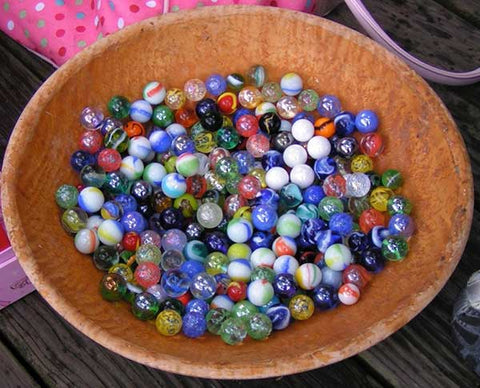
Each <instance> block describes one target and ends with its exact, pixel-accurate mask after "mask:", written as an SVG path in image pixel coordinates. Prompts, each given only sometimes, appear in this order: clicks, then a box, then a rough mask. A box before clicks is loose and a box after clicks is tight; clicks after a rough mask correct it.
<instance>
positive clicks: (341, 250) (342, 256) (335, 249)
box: [324, 244, 353, 271]
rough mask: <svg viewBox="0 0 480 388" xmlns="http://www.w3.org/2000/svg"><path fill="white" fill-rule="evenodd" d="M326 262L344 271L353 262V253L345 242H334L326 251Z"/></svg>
mask: <svg viewBox="0 0 480 388" xmlns="http://www.w3.org/2000/svg"><path fill="white" fill-rule="evenodd" d="M324 258H325V263H326V264H327V266H328V267H329V268H330V269H333V270H334V271H343V270H344V269H345V268H347V267H348V266H349V265H350V264H352V260H353V257H352V253H351V252H350V249H348V247H347V246H345V245H343V244H333V245H331V246H329V247H328V249H327V250H326V251H325V256H324Z"/></svg>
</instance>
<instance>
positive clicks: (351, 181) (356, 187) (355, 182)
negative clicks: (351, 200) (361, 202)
mask: <svg viewBox="0 0 480 388" xmlns="http://www.w3.org/2000/svg"><path fill="white" fill-rule="evenodd" d="M344 178H345V182H346V193H345V195H346V196H347V197H355V198H361V197H364V196H366V195H367V194H368V193H369V192H370V189H371V182H370V178H369V177H368V175H366V174H364V173H361V172H354V173H353V174H347V175H345V176H344Z"/></svg>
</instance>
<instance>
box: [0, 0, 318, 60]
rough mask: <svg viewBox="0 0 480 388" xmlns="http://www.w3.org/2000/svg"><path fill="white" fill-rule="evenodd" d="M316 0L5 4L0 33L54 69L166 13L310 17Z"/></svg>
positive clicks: (29, 0)
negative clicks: (239, 8) (277, 10)
mask: <svg viewBox="0 0 480 388" xmlns="http://www.w3.org/2000/svg"><path fill="white" fill-rule="evenodd" d="M315 3H316V1H315V0H277V1H271V0H143V1H140V0H133V1H131V0H129V1H127V0H43V1H40V0H5V1H3V5H1V8H0V29H1V30H2V31H4V32H5V33H7V34H8V35H10V36H11V37H12V38H13V39H15V40H16V41H17V42H19V43H20V44H22V45H23V46H25V47H27V48H28V49H30V50H32V51H34V52H36V53H37V54H40V55H41V56H43V57H44V58H45V59H47V60H49V61H51V62H53V64H55V65H61V64H63V63H65V62H66V61H67V60H68V59H69V58H71V57H72V56H73V55H75V54H76V53H77V52H79V51H80V50H82V49H83V48H84V47H86V46H88V45H90V44H92V43H94V42H95V41H96V40H98V39H101V38H102V37H104V36H107V35H109V34H111V33H113V32H115V31H118V30H120V29H122V28H123V27H125V26H127V25H129V24H132V23H135V22H137V21H140V20H143V19H147V18H150V17H153V16H156V15H161V14H164V13H167V12H178V11H180V10H183V9H191V8H195V7H202V6H212V5H229V4H247V5H262V6H277V7H283V8H289V9H293V10H297V11H304V12H312V11H313V10H314V8H315Z"/></svg>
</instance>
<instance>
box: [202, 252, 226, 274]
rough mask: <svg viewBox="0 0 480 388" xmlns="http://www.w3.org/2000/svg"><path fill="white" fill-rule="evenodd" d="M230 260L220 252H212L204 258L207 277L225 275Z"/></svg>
mask: <svg viewBox="0 0 480 388" xmlns="http://www.w3.org/2000/svg"><path fill="white" fill-rule="evenodd" d="M229 263H230V260H229V258H228V256H227V255H226V254H224V253H222V252H212V253H210V254H208V256H207V257H206V258H205V271H206V272H207V274H209V275H216V274H219V273H227V269H228V264H229Z"/></svg>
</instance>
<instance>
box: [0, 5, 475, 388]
mask: <svg viewBox="0 0 480 388" xmlns="http://www.w3.org/2000/svg"><path fill="white" fill-rule="evenodd" d="M365 3H366V4H367V6H369V5H372V4H373V3H374V2H372V1H366V2H365ZM418 4H419V2H418V1H406V2H405V1H403V2H402V1H385V2H382V4H381V5H379V2H376V3H375V10H374V12H373V13H374V14H375V16H376V17H377V19H378V20H379V21H380V22H381V24H382V25H383V26H384V27H385V28H386V29H387V30H388V31H389V32H392V31H395V33H396V34H397V35H398V41H399V42H400V43H401V44H403V45H404V47H406V46H407V45H408V44H409V42H408V41H407V40H408V39H410V40H412V39H413V41H414V42H416V43H415V44H414V47H413V49H412V50H413V52H415V50H416V49H417V47H418V46H419V45H420V43H421V44H422V46H421V48H418V50H419V52H420V53H421V54H422V55H424V56H425V57H424V58H425V59H427V60H428V59H429V58H432V60H431V61H430V62H432V63H437V64H438V65H443V66H445V67H447V68H452V69H465V70H466V69H469V68H472V66H473V65H474V64H478V63H479V61H478V60H476V59H475V58H478V46H476V42H477V41H478V40H477V39H476V38H475V36H476V35H475V34H478V31H479V28H478V24H477V25H475V20H476V19H475V17H476V16H475V15H477V17H478V12H475V11H476V10H477V9H479V8H478V5H479V3H478V2H475V1H468V2H454V1H450V2H449V1H437V2H431V1H426V2H421V5H422V6H423V7H424V8H425V9H426V16H425V18H426V19H425V20H426V21H425V22H424V23H425V26H426V27H428V26H429V23H432V24H435V22H432V21H430V22H429V20H428V19H430V18H431V17H433V18H435V17H436V15H437V13H438V9H440V10H441V11H442V12H443V13H442V15H446V16H445V19H444V20H452V19H455V20H457V21H458V22H459V23H462V24H463V26H464V28H466V30H467V31H468V33H465V36H464V35H461V36H458V35H455V33H453V32H454V30H453V29H452V30H450V28H451V27H449V26H448V25H447V24H446V25H437V26H436V27H437V28H440V29H445V30H446V31H447V33H448V31H450V32H452V33H451V34H450V37H448V38H442V37H440V38H439V37H435V36H429V35H425V33H424V32H423V33H422V32H421V31H422V30H421V29H420V30H417V31H416V32H412V31H411V28H407V27H406V26H405V24H404V23H402V22H400V23H399V22H398V21H397V19H398V16H394V15H398V14H399V12H398V10H402V11H403V12H406V11H409V10H414V9H415V6H418ZM469 4H470V5H469ZM404 7H406V8H404ZM431 7H437V8H431ZM438 7H439V8H438ZM469 7H470V8H469ZM371 9H373V7H371ZM432 9H433V10H435V11H434V12H433V11H431V10H432ZM414 13H415V14H418V12H414ZM406 14H407V15H408V12H407V13H406ZM465 14H467V15H471V17H465ZM429 15H430V17H428V16H429ZM330 17H331V18H332V19H334V20H337V21H340V22H341V23H343V24H345V25H349V26H351V27H353V28H357V25H356V23H355V22H354V21H353V19H352V18H351V17H350V16H349V13H348V11H347V10H346V9H345V7H343V6H342V7H340V8H339V9H338V10H337V11H335V12H334V13H333V14H331V15H330ZM418 17H419V16H418ZM434 20H435V19H434ZM409 34H413V38H409V37H408V36H409ZM392 35H394V34H392ZM431 42H436V43H431ZM438 42H440V43H438ZM445 44H448V45H450V46H451V45H453V46H456V48H457V49H458V53H457V52H455V53H454V54H449V52H448V50H447V49H445V50H444V49H443V47H445V46H444V45H445ZM0 47H1V50H2V52H3V53H4V55H2V56H1V57H0V67H1V68H2V72H0V77H1V79H0V96H1V101H2V104H1V105H0V112H1V113H2V117H3V120H2V121H1V122H0V134H1V139H2V141H3V142H5V141H6V139H7V138H8V135H9V133H10V131H11V129H12V128H13V125H14V123H15V121H16V118H17V117H18V115H19V114H20V112H21V110H22V109H23V107H24V106H25V104H26V102H27V101H28V99H29V97H30V96H31V95H32V94H33V92H34V91H35V90H36V89H37V88H38V86H39V85H40V84H41V82H43V80H44V79H45V78H46V77H47V76H48V75H49V74H50V73H51V71H52V69H51V67H50V66H49V65H47V64H45V63H43V62H42V61H41V60H39V59H37V58H35V57H34V56H33V55H31V54H30V53H28V52H26V50H23V49H22V48H20V47H19V46H18V45H16V44H15V43H13V42H12V41H11V40H9V39H8V38H6V37H5V36H4V35H1V36H0ZM440 52H441V53H443V55H444V56H445V57H447V58H448V60H445V58H443V57H442V55H440ZM416 54H418V53H417V52H416ZM432 86H433V87H434V89H435V91H436V92H437V93H438V95H439V96H440V97H441V99H442V100H443V101H444V103H445V104H446V106H447V107H448V109H449V110H450V112H451V113H452V115H453V117H454V119H455V121H456V123H457V125H458V127H459V129H460V131H461V133H462V135H463V137H464V140H465V142H466V145H467V149H468V150H469V154H470V158H471V161H472V167H473V174H474V178H475V193H476V194H477V193H478V192H479V190H478V189H479V187H478V182H479V180H478V178H479V177H478V175H479V162H480V160H479V159H480V158H479V154H478V152H479V151H478V150H479V149H480V136H479V133H478V130H477V129H476V127H477V123H478V122H479V121H478V120H479V118H480V106H479V105H480V104H479V99H478V95H480V93H479V92H480V88H479V87H478V85H475V86H470V87H463V88H452V87H445V86H437V85H432ZM3 150H4V148H3V146H2V151H3ZM477 201H478V200H477ZM476 205H477V206H476V208H475V213H474V218H473V225H472V232H471V234H470V239H469V242H468V244H467V247H466V250H465V253H464V256H463V259H462V260H461V262H460V264H459V266H458V267H457V270H456V271H455V273H454V274H453V276H452V277H451V278H450V280H449V282H448V283H447V284H446V286H445V287H444V289H443V290H442V292H441V293H440V294H439V295H438V296H437V297H436V298H435V300H434V301H433V302H432V303H431V304H430V305H429V306H428V307H427V308H426V309H425V310H424V311H423V312H422V313H421V314H420V315H419V316H418V317H416V318H415V319H413V320H412V321H411V322H410V323H409V324H408V325H407V326H405V327H404V328H403V329H401V330H399V331H398V332H397V333H395V334H394V335H392V336H391V337H389V338H387V339H386V340H385V341H383V342H381V343H380V344H378V345H376V346H375V347H373V348H371V349H369V350H368V351H365V352H362V353H360V354H359V355H358V356H355V357H353V358H350V359H348V360H345V361H342V362H340V363H338V364H334V365H330V366H328V367H325V368H321V369H318V370H315V371H311V372H306V373H302V374H298V375H294V376H287V377H284V378H281V379H270V380H261V381H253V382H248V384H249V385H255V386H258V385H260V384H265V383H270V384H280V385H281V386H291V385H293V384H322V385H325V386H335V385H338V384H340V383H346V384H349V385H351V386H389V385H394V386H405V385H408V386H439V385H441V386H476V385H478V379H477V377H476V376H475V375H474V374H473V373H472V372H470V371H468V370H467V369H466V367H465V366H464V365H463V363H462V361H461V360H460V359H459V358H458V356H457V354H456V353H455V350H454V346H453V344H452V343H451V338H450V327H449V321H450V314H451V308H452V304H453V301H454V299H455V297H456V295H457V293H458V291H459V290H460V288H461V287H463V286H464V284H465V282H466V279H467V278H468V276H469V275H470V274H471V272H473V271H474V270H476V269H478V267H479V265H478V260H475V259H476V256H478V252H479V249H480V242H479V238H478V232H479V224H478V220H479V216H478V202H476ZM38 333H40V334H41V335H39V334H38ZM0 339H1V341H2V343H3V347H4V348H3V350H2V351H1V354H2V357H3V358H7V359H10V360H14V362H13V364H14V365H17V366H18V365H21V368H20V369H15V368H13V369H14V370H15V371H18V370H19V371H20V372H18V373H17V372H14V373H7V370H11V369H10V368H9V367H7V366H5V364H4V363H2V364H1V366H0V375H2V376H3V375H5V376H6V377H7V385H8V384H10V385H11V386H30V385H31V384H32V381H36V382H37V383H39V384H41V385H52V386H72V385H75V386H84V385H88V386H104V385H112V384H114V385H119V386H128V385H133V384H135V383H137V384H138V383H139V382H141V383H142V384H143V383H144V382H145V383H144V384H145V385H148V384H152V383H156V384H159V385H162V386H167V385H168V386H170V385H175V386H198V385H204V386H237V385H243V384H247V383H241V382H235V381H215V380H202V379H195V378H188V377H182V376H179V375H174V374H168V373H164V372H161V371H158V370H154V369H151V368H148V367H144V366H142V365H140V364H136V363H134V362H131V361H128V360H126V359H124V358H122V357H120V356H118V355H116V354H114V353H111V352H110V351H108V350H106V349H104V348H102V347H99V346H98V345H96V344H95V343H93V342H92V341H91V340H89V339H88V338H86V337H85V336H83V335H82V334H80V333H79V332H77V331H76V330H75V329H73V328H71V326H69V325H68V324H67V323H65V322H64V321H63V320H62V319H61V318H60V317H58V315H57V314H56V313H55V312H53V311H52V310H51V309H50V308H49V307H48V305H46V304H45V302H43V300H42V299H41V298H40V297H39V296H38V294H32V295H30V296H28V297H27V298H25V299H24V300H22V301H20V302H17V303H16V304H14V305H12V306H10V307H8V308H7V309H5V310H3V311H2V312H0ZM10 364H12V363H10ZM21 371H23V372H21ZM12 376H13V377H12ZM19 382H22V383H19ZM142 384H140V385H142Z"/></svg>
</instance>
